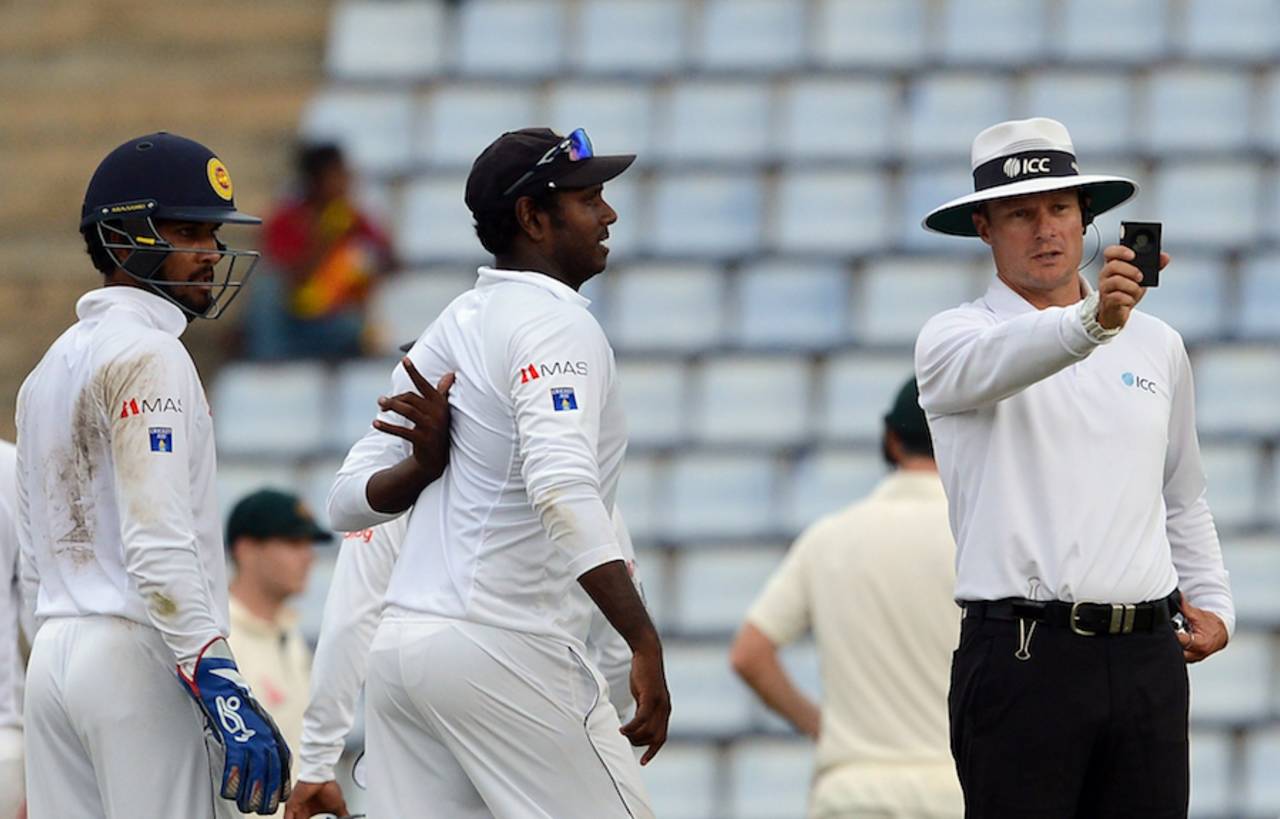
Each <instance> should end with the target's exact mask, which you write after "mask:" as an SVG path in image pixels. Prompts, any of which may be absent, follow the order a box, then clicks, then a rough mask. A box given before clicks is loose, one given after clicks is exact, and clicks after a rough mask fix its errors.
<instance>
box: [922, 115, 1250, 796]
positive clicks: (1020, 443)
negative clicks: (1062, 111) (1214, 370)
mask: <svg viewBox="0 0 1280 819" xmlns="http://www.w3.org/2000/svg"><path fill="white" fill-rule="evenodd" d="M972 166H973V178H974V183H975V188H976V191H975V192H974V193H972V194H969V195H967V196H963V197H961V198H959V199H956V200H953V201H951V202H948V203H947V204H945V205H943V206H941V207H939V208H938V209H936V210H934V211H933V212H932V213H930V214H929V215H928V216H927V217H926V218H925V222H924V224H925V227H926V228H928V229H930V230H935V231H938V232H941V233H946V234H951V235H956V236H977V237H980V238H981V239H982V240H983V242H985V243H986V244H987V245H988V246H990V248H991V255H992V258H993V260H994V262H995V268H996V277H995V280H994V281H992V283H991V286H990V287H989V288H988V290H987V293H986V295H985V296H983V297H982V298H980V299H978V300H977V301H974V302H971V303H969V304H966V305H962V306H960V307H957V308H954V309H952V310H947V311H945V312H943V313H940V314H938V315H937V316H934V317H933V318H932V319H930V320H929V321H928V322H927V323H926V324H925V326H924V328H923V329H922V330H921V331H920V337H919V339H918V340H917V342H916V351H915V361H916V375H917V377H918V378H919V382H920V404H921V406H922V407H924V409H925V411H926V413H927V414H928V418H929V427H930V429H931V430H932V432H933V440H934V448H935V451H936V453H937V460H938V468H939V472H940V473H941V475H942V481H943V484H944V485H945V487H946V490H947V496H948V499H949V501H950V509H951V525H952V529H953V531H954V532H955V536H956V548H957V570H956V598H957V599H958V600H959V601H960V602H961V603H962V605H963V606H964V612H965V618H964V623H963V627H962V631H961V637H960V645H959V648H958V650H957V651H956V655H955V659H954V663H953V666H952V677H951V681H952V682H951V694H950V697H951V699H950V702H951V738H952V752H953V754H954V756H955V759H956V766H957V770H958V772H959V775H960V782H961V785H962V786H963V788H964V793H965V806H966V816H971V817H987V816H990V817H1006V816H1030V815H1034V816H1046V817H1048V816H1055V817H1056V816H1089V817H1095V816H1097V817H1120V816H1124V817H1130V816H1141V817H1150V818H1151V819H1154V818H1155V817H1175V816H1177V817H1180V816H1185V815H1186V812H1187V800H1188V794H1187V791H1188V766H1187V708H1188V683H1187V671H1186V667H1185V666H1186V663H1187V662H1195V661H1197V660H1201V659H1204V658H1205V657H1207V656H1208V655H1210V654H1212V653H1214V652H1215V651H1218V650H1219V649H1221V648H1222V647H1223V646H1224V645H1226V642H1227V638H1228V635H1229V633H1230V631H1231V628H1232V626H1233V625H1234V621H1235V613H1234V609H1233V606H1232V600H1231V590H1230V587H1229V586H1228V583H1227V572H1226V570H1225V569H1224V568H1223V564H1222V552H1221V549H1220V548H1219V544H1218V535H1217V531H1216V530H1215V528H1214V523H1213V516H1212V515H1211V514H1210V512H1209V506H1208V504H1207V503H1206V502H1205V479H1204V470H1203V469H1202V467H1201V464H1200V448H1199V444H1198V442H1197V439H1196V428H1195V395H1194V389H1193V386H1192V382H1191V366H1190V363H1189V361H1188V359H1187V352H1186V349H1185V347H1184V346H1183V343H1182V338H1181V337H1180V336H1179V335H1178V333H1177V332H1175V331H1174V330H1173V329H1172V328H1171V327H1169V326H1168V325H1167V324H1165V323H1164V322H1162V321H1160V320H1159V319H1157V318H1154V317H1153V316H1150V315H1148V314H1146V313H1143V312H1140V311H1138V310H1136V309H1135V308H1136V306H1137V304H1138V302H1139V300H1141V298H1142V295H1143V293H1144V292H1145V291H1144V289H1143V287H1142V274H1141V272H1140V271H1139V270H1138V268H1137V267H1135V266H1134V265H1133V264H1131V261H1132V260H1133V259H1134V254H1133V251H1132V250H1130V249H1128V248H1125V247H1123V246H1120V245H1112V246H1110V247H1107V248H1106V249H1105V250H1104V252H1103V255H1104V258H1105V259H1106V263H1105V264H1104V265H1103V267H1102V270H1101V271H1100V272H1099V275H1098V288H1097V290H1096V291H1095V290H1094V289H1093V288H1091V287H1090V286H1089V285H1088V283H1086V282H1085V280H1084V279H1083V278H1081V276H1080V274H1079V272H1078V270H1079V268H1080V259H1081V255H1082V251H1083V245H1084V240H1083V234H1084V230H1085V226H1086V225H1087V224H1088V223H1089V220H1090V218H1091V215H1092V214H1097V213H1102V212H1103V211H1106V210H1108V209H1110V208H1113V207H1115V206H1117V205H1119V204H1121V203H1122V202H1124V201H1126V200H1127V199H1129V198H1130V197H1131V196H1133V194H1134V193H1135V192H1136V190H1137V186H1136V185H1135V184H1134V183H1133V182H1131V181H1130V180H1127V179H1122V178H1119V177H1114V176H1102V175H1085V174H1082V173H1080V170H1079V168H1078V166H1077V162H1076V157H1075V151H1074V149H1073V147H1072V144H1071V137H1070V136H1069V135H1068V133H1067V129H1066V128H1065V127H1063V125H1062V124H1061V123H1059V122H1056V121H1054V120H1051V119H1043V118H1040V119H1029V120H1018V121H1013V122H1004V123H1000V124H998V125H995V126H992V127H991V128H988V129H987V130H985V131H983V132H982V133H980V134H978V136H977V137H976V138H975V139H974V142H973V153H972ZM1168 262H1169V258H1168V256H1167V255H1166V256H1163V258H1162V259H1161V267H1163V266H1164V265H1165V264H1167V263H1168ZM1179 588H1181V592H1182V596H1181V598H1180V596H1179V593H1178V589H1179ZM1179 613H1180V614H1181V616H1182V617H1183V618H1185V621H1186V625H1187V627H1188V628H1187V630H1186V631H1179V632H1175V630H1174V627H1173V625H1172V624H1171V618H1172V617H1174V616H1176V615H1178V614H1179Z"/></svg>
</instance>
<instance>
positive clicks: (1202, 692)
mask: <svg viewBox="0 0 1280 819" xmlns="http://www.w3.org/2000/svg"><path fill="white" fill-rule="evenodd" d="M1271 642H1272V641H1271V638H1270V636H1269V635H1267V634H1262V633H1258V632H1251V631H1241V632H1237V633H1236V634H1235V635H1234V636H1233V637H1232V638H1231V650H1230V651H1223V652H1221V653H1220V654H1217V655H1214V657H1213V658H1212V659H1211V660H1210V661H1208V662H1204V663H1196V664H1194V665H1190V666H1188V667H1187V670H1188V674H1189V675H1190V677H1191V718H1192V719H1193V720H1197V719H1199V720H1254V719H1258V718H1260V717H1263V716H1266V715H1267V714H1268V713H1269V712H1270V710H1271V707H1272V697H1273V695H1274V692H1273V685H1272V675H1271V668H1272V663H1273V657H1272V651H1273V648H1272V646H1271Z"/></svg>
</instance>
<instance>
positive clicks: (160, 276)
mask: <svg viewBox="0 0 1280 819" xmlns="http://www.w3.org/2000/svg"><path fill="white" fill-rule="evenodd" d="M81 217H82V219H81V232H82V234H83V235H84V239H85V243H86V246H87V249H88V252H89V256H90V258H91V259H92V260H93V263H94V265H95V267H97V268H98V271H99V273H100V274H101V275H102V277H103V285H104V286H103V287H101V288H99V289H96V290H93V291H91V292H89V293H87V294H85V295H84V296H82V297H81V298H80V300H79V302H78V303H77V304H76V314H77V316H78V318H79V320H78V321H77V322H76V323H75V324H74V325H72V326H71V327H70V328H69V329H68V330H67V331H66V332H64V333H63V334H62V335H61V336H60V337H59V338H58V339H57V340H56V341H55V342H54V343H53V345H52V346H51V347H50V348H49V350H48V352H46V353H45V355H44V357H43V358H42V359H41V361H40V363H39V364H38V365H37V366H36V368H35V369H34V370H33V371H32V372H31V374H30V375H29V376H28V377H27V380H26V382H25V383H24V384H23V385H22V389H21V391H20V392H19V395H18V410H17V425H18V542H19V546H20V549H21V552H22V582H23V585H24V592H25V594H26V595H27V596H26V598H25V599H28V600H30V599H34V600H35V616H36V619H37V622H38V631H37V633H36V637H35V639H34V642H33V646H32V650H31V661H30V665H29V667H28V684H27V695H26V703H25V709H26V710H25V719H26V724H27V798H28V810H29V815H30V819H67V817H92V816H96V817H108V819H117V817H121V818H123V817H128V819H138V817H157V818H158V817H170V816H183V817H224V816H225V817H229V816H234V815H236V814H235V812H234V808H235V807H239V808H240V810H243V811H246V812H258V813H264V814H270V813H272V812H274V811H275V809H276V806H277V805H278V804H279V802H281V801H282V800H283V799H285V798H287V796H288V791H289V761H290V760H289V751H288V749H287V747H286V746H285V743H284V741H283V740H282V739H281V738H280V735H279V732H278V731H277V730H276V727H275V725H274V723H273V722H272V721H271V718H270V717H269V716H268V715H267V714H266V712H265V711H264V710H263V709H262V708H261V707H260V706H259V705H258V703H257V701H256V700H255V699H254V698H253V695H252V694H251V693H250V691H249V689H248V685H247V684H246V683H245V681H244V679H243V678H242V677H241V676H240V674H239V671H238V670H237V668H236V664H235V660H234V658H233V657H232V656H231V652H230V650H229V649H228V648H227V643H226V639H225V636H226V634H227V619H228V617H227V580H226V564H225V558H224V555H223V541H222V531H221V523H220V519H219V510H218V504H217V499H216V497H215V488H214V473H215V464H214V444H213V428H212V427H213V425H212V419H211V417H210V414H209V406H208V403H207V401H206V399H205V395H204V390H203V388H202V387H201V384H200V379H199V376H198V375H197V373H196V369H195V366H194V364H193V363H192V361H191V357H190V355H189V354H188V353H187V350H186V348H185V347H184V346H183V345H182V343H181V341H180V340H179V337H180V336H181V335H182V332H183V330H185V329H186V328H187V325H188V324H189V322H191V321H192V320H193V319H195V318H197V317H204V318H213V317H216V316H217V315H220V314H221V312H222V310H223V309H224V307H225V304H226V302H227V301H229V300H230V297H234V295H235V294H236V293H237V292H238V290H239V287H240V285H241V284H242V283H243V278H242V279H240V280H239V281H237V280H235V279H234V278H233V274H234V270H235V268H236V266H237V262H240V261H242V260H246V259H247V260H248V261H249V265H248V268H249V270H251V269H252V265H253V263H254V262H256V260H257V254H256V253H253V252H251V251H243V250H231V249H229V248H227V247H226V246H225V245H224V244H223V243H222V241H221V240H220V239H219V238H218V232H219V229H220V227H221V226H222V225H224V224H235V223H238V224H256V223H257V222H258V220H257V219H256V218H255V217H252V216H248V215H246V214H244V213H241V212H239V211H238V210H236V206H235V199H234V190H233V187H232V183H231V176H230V174H229V173H228V171H227V169H226V166H225V165H224V164H223V163H222V160H221V159H219V158H218V157H217V156H216V155H215V154H214V153H213V152H212V151H210V150H209V149H208V148H206V147H205V146H203V145H201V144H199V143H197V142H193V141H191V140H189V139H184V138H182V137H179V136H175V135H173V134H166V133H157V134H150V135H148V136H144V137H140V138H138V139H134V140H131V141H129V142H126V143H125V144H123V145H121V146H120V147H118V148H116V149H115V150H114V151H112V152H111V153H110V154H108V155H107V157H106V158H105V159H104V160H103V161H102V163H101V164H100V165H99V166H98V169H97V171H95V173H94V175H93V178H92V179H91V180H90V182H89V187H88V190H87V192H86V193H85V200H84V208H83V210H82V213H81ZM249 270H246V271H245V274H244V275H245V276H247V275H248V272H249ZM219 797H221V798H219ZM227 800H234V803H235V804H234V805H233V803H232V801H227Z"/></svg>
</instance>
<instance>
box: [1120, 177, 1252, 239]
mask: <svg viewBox="0 0 1280 819" xmlns="http://www.w3.org/2000/svg"><path fill="white" fill-rule="evenodd" d="M1262 183H1263V175H1262V167H1261V165H1260V164H1259V163H1256V162H1251V161H1248V160H1242V159H1234V158H1233V159H1224V160H1207V161H1186V162H1176V163H1170V164H1167V165H1165V166H1164V167H1163V168H1162V169H1161V170H1160V172H1159V174H1158V176H1157V178H1156V179H1155V183H1154V185H1152V188H1153V190H1152V194H1154V198H1148V197H1147V196H1146V195H1144V197H1143V204H1144V209H1149V211H1148V212H1151V213H1158V214H1159V215H1160V218H1161V219H1162V220H1163V222H1164V246H1165V247H1167V248H1172V247H1176V246H1177V244H1178V243H1187V244H1201V245H1206V246H1212V247H1215V248H1227V247H1233V248H1234V247H1242V246H1247V245H1248V244H1249V243H1250V242H1252V241H1253V239H1254V237H1256V236H1257V235H1258V233H1259V231H1260V230H1261V228H1262V222H1261V215H1260V212H1259V208H1260V206H1261V195H1262Z"/></svg>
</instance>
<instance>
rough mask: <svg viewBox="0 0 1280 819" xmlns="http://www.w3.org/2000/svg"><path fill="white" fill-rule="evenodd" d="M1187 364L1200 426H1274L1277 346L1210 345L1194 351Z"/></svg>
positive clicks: (1278, 393) (1266, 429) (1279, 382)
mask: <svg viewBox="0 0 1280 819" xmlns="http://www.w3.org/2000/svg"><path fill="white" fill-rule="evenodd" d="M1193 364H1194V366H1195V381H1196V403H1197V412H1198V415H1197V423H1198V425H1199V427H1200V429H1201V430H1205V431H1209V432H1232V431H1239V432H1253V433H1259V434H1265V433H1274V432H1275V431H1276V430H1277V429H1280V379H1278V378H1276V374H1277V373H1280V350H1277V349H1276V348H1275V347H1271V346H1262V345H1257V346H1226V345H1223V346H1215V347H1212V348H1206V349H1203V350H1201V351H1199V352H1197V353H1196V355H1195V358H1194V359H1193ZM1245 396H1247V397H1248V399H1247V400H1242V399H1243V398H1244V397H1245Z"/></svg>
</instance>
